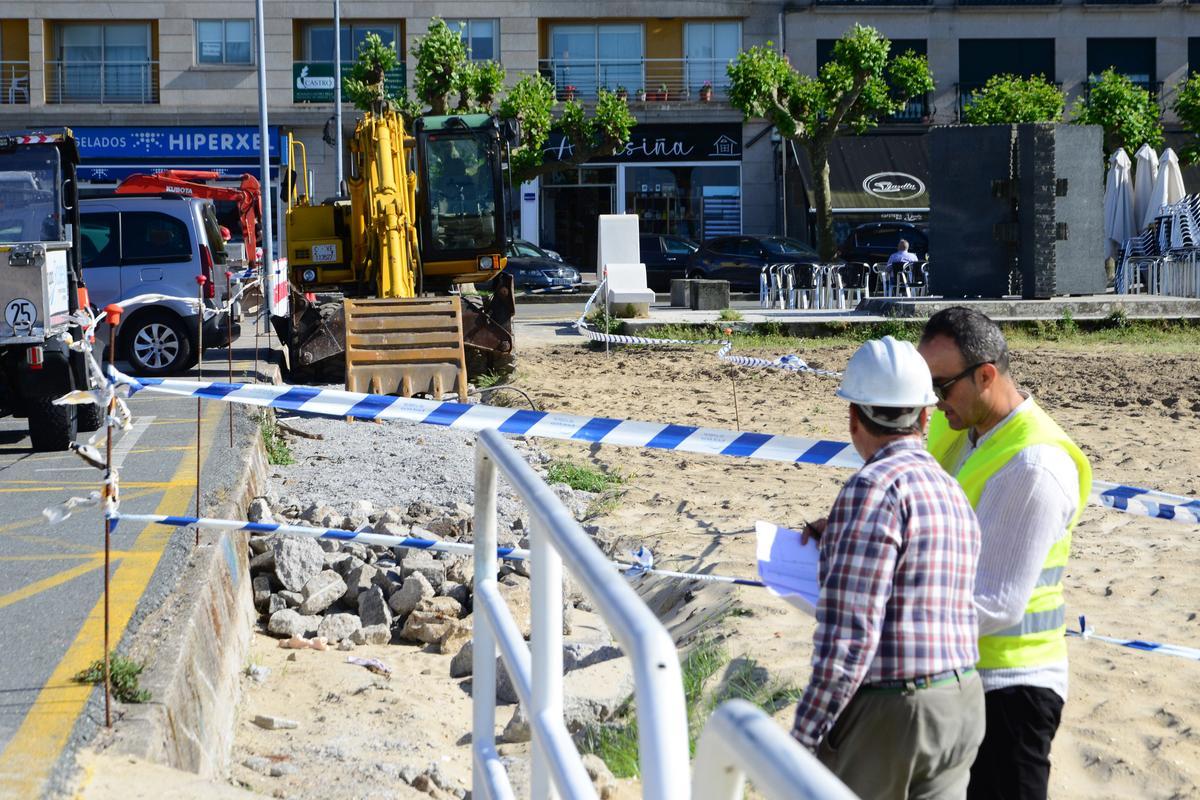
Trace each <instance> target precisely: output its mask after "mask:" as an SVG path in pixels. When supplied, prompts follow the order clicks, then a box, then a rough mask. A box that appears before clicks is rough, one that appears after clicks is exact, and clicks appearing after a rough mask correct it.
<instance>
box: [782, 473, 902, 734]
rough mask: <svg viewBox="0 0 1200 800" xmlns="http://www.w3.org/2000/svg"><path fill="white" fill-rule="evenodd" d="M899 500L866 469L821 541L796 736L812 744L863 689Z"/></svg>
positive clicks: (897, 537)
mask: <svg viewBox="0 0 1200 800" xmlns="http://www.w3.org/2000/svg"><path fill="white" fill-rule="evenodd" d="M900 531H901V525H900V521H899V520H898V519H897V511H896V508H895V502H894V499H893V498H892V497H890V496H889V493H888V492H887V491H886V490H885V489H881V488H879V487H877V486H875V485H873V484H872V483H871V482H870V481H868V480H867V479H864V478H863V477H862V476H861V475H855V476H854V477H852V478H851V479H850V480H849V481H848V482H847V483H846V485H845V486H844V487H843V488H842V491H841V493H839V494H838V498H837V500H836V501H835V502H834V505H833V509H832V510H831V511H830V514H829V525H828V527H827V528H826V529H825V534H824V536H823V537H822V539H821V598H820V600H819V601H818V603H817V629H816V632H815V633H814V634H813V671H812V678H811V679H810V680H809V684H808V688H807V689H805V692H804V696H803V697H802V698H801V700H800V704H799V706H797V708H796V721H795V727H794V728H793V730H792V735H793V736H794V737H795V738H796V740H797V741H799V742H800V743H801V744H803V745H804V746H805V747H808V748H809V749H811V750H815V749H816V747H817V745H818V744H819V743H820V741H821V740H822V739H823V738H824V737H825V736H826V734H828V733H829V730H830V728H832V727H833V724H834V722H835V721H836V720H837V718H838V715H839V714H841V713H842V711H843V710H844V709H845V707H846V705H847V704H848V703H849V702H850V698H852V697H853V696H854V693H855V692H856V691H858V687H859V686H860V685H861V684H862V683H863V679H864V678H865V677H866V675H867V670H868V668H869V667H870V666H871V661H872V659H874V657H875V651H876V649H877V647H878V645H879V635H880V630H881V629H882V627H883V621H884V614H885V607H886V605H887V601H888V598H889V596H890V595H891V591H892V574H893V572H894V570H895V566H896V559H897V556H898V553H899V549H900V544H901V533H900Z"/></svg>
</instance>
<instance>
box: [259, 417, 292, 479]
mask: <svg viewBox="0 0 1200 800" xmlns="http://www.w3.org/2000/svg"><path fill="white" fill-rule="evenodd" d="M258 427H259V430H261V431H262V437H263V446H264V447H266V449H267V463H268V464H270V465H271V466H275V467H286V466H287V465H288V464H294V463H296V459H295V457H293V456H292V450H291V448H289V447H288V444H287V441H286V440H285V439H284V438H283V435H282V434H281V433H280V432H279V426H278V425H276V424H275V416H274V415H273V414H268V413H267V412H266V411H263V412H261V413H260V414H259V415H258Z"/></svg>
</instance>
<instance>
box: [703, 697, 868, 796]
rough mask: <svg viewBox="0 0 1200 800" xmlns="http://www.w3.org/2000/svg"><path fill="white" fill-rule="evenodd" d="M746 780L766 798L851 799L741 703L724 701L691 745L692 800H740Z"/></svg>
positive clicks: (765, 720)
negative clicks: (693, 761)
mask: <svg viewBox="0 0 1200 800" xmlns="http://www.w3.org/2000/svg"><path fill="white" fill-rule="evenodd" d="M747 777H749V778H750V780H751V781H752V782H753V783H754V788H755V789H757V790H758V791H759V792H760V793H761V794H763V795H766V796H767V797H769V798H772V800H856V796H855V794H854V793H853V792H851V791H850V790H849V789H847V788H846V785H845V784H844V783H842V782H841V781H840V780H838V779H837V777H836V776H835V775H834V774H833V773H832V772H830V771H829V770H828V769H827V768H826V767H825V765H824V764H822V763H821V762H820V761H817V759H816V757H815V756H813V754H812V753H810V752H808V751H807V750H805V749H804V748H803V747H801V746H800V744H799V743H798V742H796V741H795V740H794V739H792V738H791V737H790V736H788V735H787V734H786V733H784V732H783V729H782V728H780V727H779V726H778V725H777V724H775V722H774V721H772V720H771V718H770V717H768V716H767V715H766V714H764V713H763V712H762V711H761V710H759V709H758V708H756V707H755V706H753V705H751V704H750V703H748V702H746V701H745V700H727V701H726V702H724V703H722V704H721V705H720V706H718V707H717V710H716V711H714V712H713V714H712V716H711V717H709V719H708V722H707V724H705V726H704V730H703V732H702V733H701V734H700V742H699V743H698V744H697V745H696V769H695V771H694V772H693V773H692V800H740V798H741V797H742V789H743V784H744V783H745V780H746V778H747Z"/></svg>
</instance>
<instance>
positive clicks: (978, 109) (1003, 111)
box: [963, 75, 1066, 125]
mask: <svg viewBox="0 0 1200 800" xmlns="http://www.w3.org/2000/svg"><path fill="white" fill-rule="evenodd" d="M1065 106H1066V95H1065V94H1064V93H1063V90H1062V89H1061V88H1059V87H1058V86H1055V85H1054V84H1053V83H1051V82H1050V81H1048V80H1046V76H1045V75H1032V76H1030V77H1028V78H1024V77H1021V76H1019V75H993V76H992V77H990V78H988V82H987V83H985V84H984V85H983V88H982V89H980V90H979V91H977V92H975V93H973V94H972V95H971V97H970V100H969V101H968V103H967V105H966V107H965V108H963V121H964V122H966V123H967V124H969V125H997V124H1006V123H1013V122H1062V116H1063V109H1064V108H1065Z"/></svg>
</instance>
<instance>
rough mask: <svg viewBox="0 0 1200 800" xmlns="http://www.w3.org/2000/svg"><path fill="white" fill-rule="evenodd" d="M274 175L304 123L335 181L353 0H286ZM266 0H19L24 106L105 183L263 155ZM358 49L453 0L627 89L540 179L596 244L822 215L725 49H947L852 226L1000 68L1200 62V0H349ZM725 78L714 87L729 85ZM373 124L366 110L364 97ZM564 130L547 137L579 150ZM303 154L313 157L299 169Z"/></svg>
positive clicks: (897, 206)
mask: <svg viewBox="0 0 1200 800" xmlns="http://www.w3.org/2000/svg"><path fill="white" fill-rule="evenodd" d="M265 5H266V17H267V21H266V26H265V38H266V52H267V54H266V59H267V64H266V68H267V83H268V97H269V110H270V123H271V127H270V135H269V140H270V141H269V142H268V143H267V144H268V146H269V147H270V152H271V162H272V176H271V180H272V182H275V181H277V175H278V171H279V164H280V163H281V162H284V161H287V160H288V158H289V154H288V153H287V152H285V150H286V148H285V147H284V146H283V142H284V141H285V138H286V134H288V133H291V134H292V135H293V136H294V137H295V138H296V139H298V140H299V141H301V142H303V143H304V144H305V146H306V151H307V165H308V169H309V171H310V173H311V174H312V176H313V180H314V186H315V194H316V195H317V196H318V197H326V196H330V195H332V194H333V193H334V191H335V186H334V175H335V168H334V163H333V159H334V152H335V151H334V149H333V147H332V145H331V144H329V141H331V140H332V136H331V134H332V125H331V119H332V117H333V73H334V70H333V57H334V55H333V53H334V47H333V43H334V39H333V36H334V26H333V22H332V15H333V2H332V0H287V1H286V2H284V0H266V4H265ZM253 10H254V4H253V2H251V0H238V1H237V2H232V1H231V0H211V2H207V3H194V2H183V1H182V0H157V1H152V0H114V1H113V2H103V3H101V2H78V1H76V2H61V1H59V0H47V1H45V2H14V1H13V0H0V120H3V127H10V126H11V127H21V126H53V125H69V126H70V127H72V128H74V129H75V130H76V131H77V133H78V134H79V138H80V142H81V145H82V152H83V158H84V162H85V168H84V169H83V170H81V176H82V180H83V181H84V182H85V184H84V185H85V188H92V189H102V188H105V187H110V186H112V185H113V184H114V183H115V182H116V181H118V180H120V178H122V177H123V176H125V175H127V174H129V173H131V172H134V171H145V170H147V169H151V170H153V169H164V168H172V167H174V168H180V167H192V168H211V169H215V170H218V171H220V172H222V173H223V174H228V175H230V176H231V177H233V176H236V175H238V174H240V173H241V172H244V171H249V172H253V173H257V171H258V149H259V146H260V142H259V141H258V129H257V114H258V111H257V103H258V98H257V74H256V68H257V65H256V58H257V54H256V48H255V30H254V19H253V16H254V14H253ZM341 13H342V30H341V32H340V37H341V50H342V57H343V61H345V62H349V61H350V60H351V54H352V53H353V50H354V48H355V46H356V45H357V44H358V43H359V42H361V41H362V40H363V38H364V37H365V36H366V35H368V34H369V33H376V34H378V35H380V36H381V37H382V38H383V39H384V40H385V41H392V42H396V43H397V44H398V45H399V46H401V47H402V48H403V49H404V50H405V53H406V60H405V63H403V64H401V66H400V68H398V69H397V70H395V71H394V72H393V74H391V75H389V76H388V80H389V81H390V82H391V83H392V84H393V85H394V86H402V85H404V84H405V83H406V82H407V80H408V74H409V73H410V71H411V70H412V69H413V63H412V60H411V57H410V56H407V51H408V49H409V46H410V45H411V44H412V42H413V40H414V39H415V38H416V37H418V36H421V35H422V34H424V33H425V32H426V31H427V30H428V27H429V23H430V19H431V18H432V17H433V16H434V15H437V16H440V17H442V18H444V19H446V20H447V21H449V22H450V23H451V24H452V25H453V26H454V27H456V28H457V29H458V30H459V31H460V32H461V34H462V36H463V37H464V39H465V40H466V42H467V43H468V45H469V46H470V48H471V53H472V55H473V57H475V58H491V59H495V60H497V61H499V62H500V63H502V64H503V65H504V67H505V69H506V70H507V71H508V73H509V76H510V80H512V79H516V78H517V77H519V76H520V75H521V74H523V73H528V72H535V71H536V72H540V73H541V74H543V75H545V76H547V77H548V78H550V79H551V80H553V81H554V83H555V85H556V87H557V89H558V92H559V95H560V97H563V98H565V97H568V96H575V97H578V98H580V99H581V100H583V101H584V102H585V103H587V102H590V101H593V100H594V99H595V96H596V92H597V90H598V89H599V88H601V87H606V88H608V89H611V90H614V91H617V90H624V91H625V92H626V93H627V94H628V96H629V98H630V102H631V107H632V109H633V111H634V113H635V115H636V117H637V119H638V125H637V127H636V128H635V129H634V133H633V139H632V141H631V142H630V144H629V146H628V147H626V148H625V150H624V151H623V152H622V153H621V154H619V155H617V156H612V157H603V158H596V159H593V160H592V161H591V162H589V163H588V164H586V165H585V166H583V167H580V168H573V169H567V170H563V171H560V172H557V173H553V174H551V175H549V176H546V177H544V178H542V179H540V180H538V181H535V182H533V183H531V184H526V185H525V186H522V187H520V190H519V191H518V192H516V193H515V196H514V198H513V202H514V206H517V207H519V212H518V213H517V218H518V219H519V220H520V233H521V235H522V236H524V237H525V238H528V239H531V240H534V241H538V242H541V243H543V244H545V245H547V246H550V247H554V248H555V249H558V250H560V251H561V252H563V253H564V255H567V256H568V257H570V258H571V259H572V260H574V261H577V262H579V263H581V264H583V265H585V266H590V265H591V264H592V262H593V260H594V253H595V224H594V218H595V215H596V214H598V213H608V212H630V213H637V214H638V215H639V216H640V217H641V220H642V226H643V228H644V229H646V230H649V231H659V232H670V233H679V234H684V235H688V236H691V237H693V238H704V237H709V236H715V235H721V234H727V233H737V232H745V233H774V232H787V233H791V234H796V235H801V236H804V235H805V234H806V232H807V227H808V226H807V218H808V216H809V215H808V214H806V213H805V212H806V211H807V209H809V207H810V206H811V201H810V199H809V198H810V196H811V191H809V188H808V187H809V186H810V184H811V176H810V175H809V174H808V172H809V171H808V169H807V164H806V162H805V159H804V158H803V154H802V153H800V152H797V151H796V149H795V148H792V147H789V146H784V145H783V144H782V143H780V142H779V141H778V140H777V137H773V136H772V135H771V133H772V132H771V130H770V129H769V128H768V127H767V126H766V125H764V124H763V123H761V122H749V123H746V122H744V121H743V120H742V118H741V114H740V113H739V112H737V111H736V110H735V109H733V108H731V107H730V106H729V104H728V102H727V100H726V96H725V90H726V88H727V78H726V75H725V64H726V63H727V62H728V60H729V59H730V58H732V57H733V56H734V55H735V54H736V53H737V52H738V51H739V50H741V49H743V48H745V47H749V46H751V45H754V44H763V43H766V42H767V41H771V42H773V43H774V44H775V46H777V47H782V48H783V49H784V50H786V52H787V55H788V57H789V58H790V59H791V61H792V63H793V64H794V65H796V67H797V68H798V69H800V70H801V71H804V72H807V73H815V72H816V70H817V69H818V67H819V65H820V64H821V63H823V61H824V60H825V59H827V58H828V57H829V55H830V53H831V51H832V45H833V42H834V41H835V40H836V39H837V38H838V37H839V36H841V35H842V34H843V33H844V32H845V31H846V29H847V28H849V27H850V26H851V25H852V24H854V23H855V22H861V23H864V24H869V25H873V26H875V27H876V28H878V29H879V30H880V31H881V32H883V33H884V34H885V35H886V36H888V37H890V38H892V39H893V41H894V43H895V48H894V49H895V50H896V51H903V50H910V49H911V50H914V51H916V52H919V53H924V54H926V55H927V56H928V58H929V62H930V67H931V69H932V71H933V74H934V77H935V81H936V84H937V86H936V89H935V90H934V91H933V92H932V93H930V95H928V96H927V97H921V98H915V99H914V100H913V101H912V102H910V103H909V104H908V107H907V108H905V109H904V110H903V111H902V112H900V113H899V114H897V115H896V116H895V117H894V118H893V119H890V120H888V121H886V122H885V123H884V124H883V125H882V126H880V128H879V129H878V131H877V132H876V133H875V135H872V136H866V137H845V138H843V139H842V140H841V144H840V146H839V149H838V152H837V153H835V154H834V157H833V164H832V178H833V182H834V194H835V198H836V199H837V204H838V207H839V212H840V213H839V220H841V223H842V227H843V228H846V227H848V226H849V225H850V224H853V223H855V222H859V221H866V220H869V219H880V218H882V219H897V220H901V219H910V220H920V219H922V218H923V214H924V210H925V209H926V208H927V207H928V196H927V195H926V194H925V193H924V187H925V185H927V183H928V171H929V169H930V165H929V164H928V163H927V159H926V157H925V148H924V145H923V141H922V139H923V136H922V134H923V132H924V131H925V130H926V129H927V128H928V127H929V126H930V125H932V124H942V123H953V122H955V121H957V120H958V118H959V115H960V112H961V108H962V107H963V104H964V103H965V102H968V101H969V96H970V92H971V91H972V90H973V89H975V88H977V87H978V86H980V85H982V84H983V83H984V82H985V81H986V80H987V78H988V77H990V76H991V75H993V74H997V73H1000V72H1014V73H1018V74H1044V75H1046V76H1047V77H1048V78H1050V79H1051V80H1053V81H1056V82H1058V83H1060V84H1061V85H1062V86H1063V87H1064V89H1066V90H1067V92H1068V94H1069V95H1070V97H1071V99H1072V100H1074V99H1075V98H1078V97H1080V96H1082V95H1083V93H1085V92H1086V91H1087V85H1088V76H1089V75H1090V74H1094V73H1096V72H1098V71H1100V70H1102V69H1104V68H1107V67H1109V66H1112V67H1116V68H1117V69H1118V70H1120V71H1122V72H1124V73H1126V74H1128V75H1130V76H1131V77H1132V78H1133V79H1134V80H1135V81H1137V82H1138V83H1140V84H1142V85H1144V86H1146V87H1147V88H1150V89H1152V90H1153V91H1155V92H1156V93H1157V95H1158V96H1159V98H1160V101H1161V103H1162V104H1163V106H1164V108H1166V109H1168V112H1167V120H1168V123H1171V122H1173V117H1172V115H1171V114H1170V112H1169V105H1170V103H1171V101H1172V99H1173V90H1174V85H1175V83H1176V82H1177V81H1178V80H1179V79H1180V78H1182V77H1183V76H1184V75H1185V74H1187V72H1188V71H1189V70H1190V69H1192V68H1196V69H1200V9H1198V8H1197V7H1194V6H1193V5H1191V4H1190V3H1188V2H1182V0H1162V1H1161V2H1155V1H1153V0H1151V1H1149V2H1147V0H1118V1H1115V2H1114V0H807V2H774V3H768V2H757V1H755V0H740V1H737V0H723V1H718V0H691V1H690V2H682V1H681V0H658V2H653V3H651V2H636V1H635V0H620V1H619V2H602V3H595V2H591V3H587V2H578V1H577V0H572V1H569V2H548V1H547V2H538V1H536V0H501V2H490V3H484V2H479V1H478V0H447V2H438V3H433V2H414V1H413V0H408V2H392V0H342V3H341ZM706 87H711V91H710V90H709V89H708V88H706ZM346 111H347V113H346V114H345V126H346V128H347V129H349V128H351V127H352V125H353V120H354V112H353V109H351V108H349V107H347V109H346ZM564 148H565V144H564V143H563V142H562V141H559V140H552V141H551V142H550V143H549V145H548V147H547V157H548V158H555V157H559V156H561V155H562V154H563V153H564ZM296 166H297V165H294V164H293V165H291V168H292V169H295V168H296Z"/></svg>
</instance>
